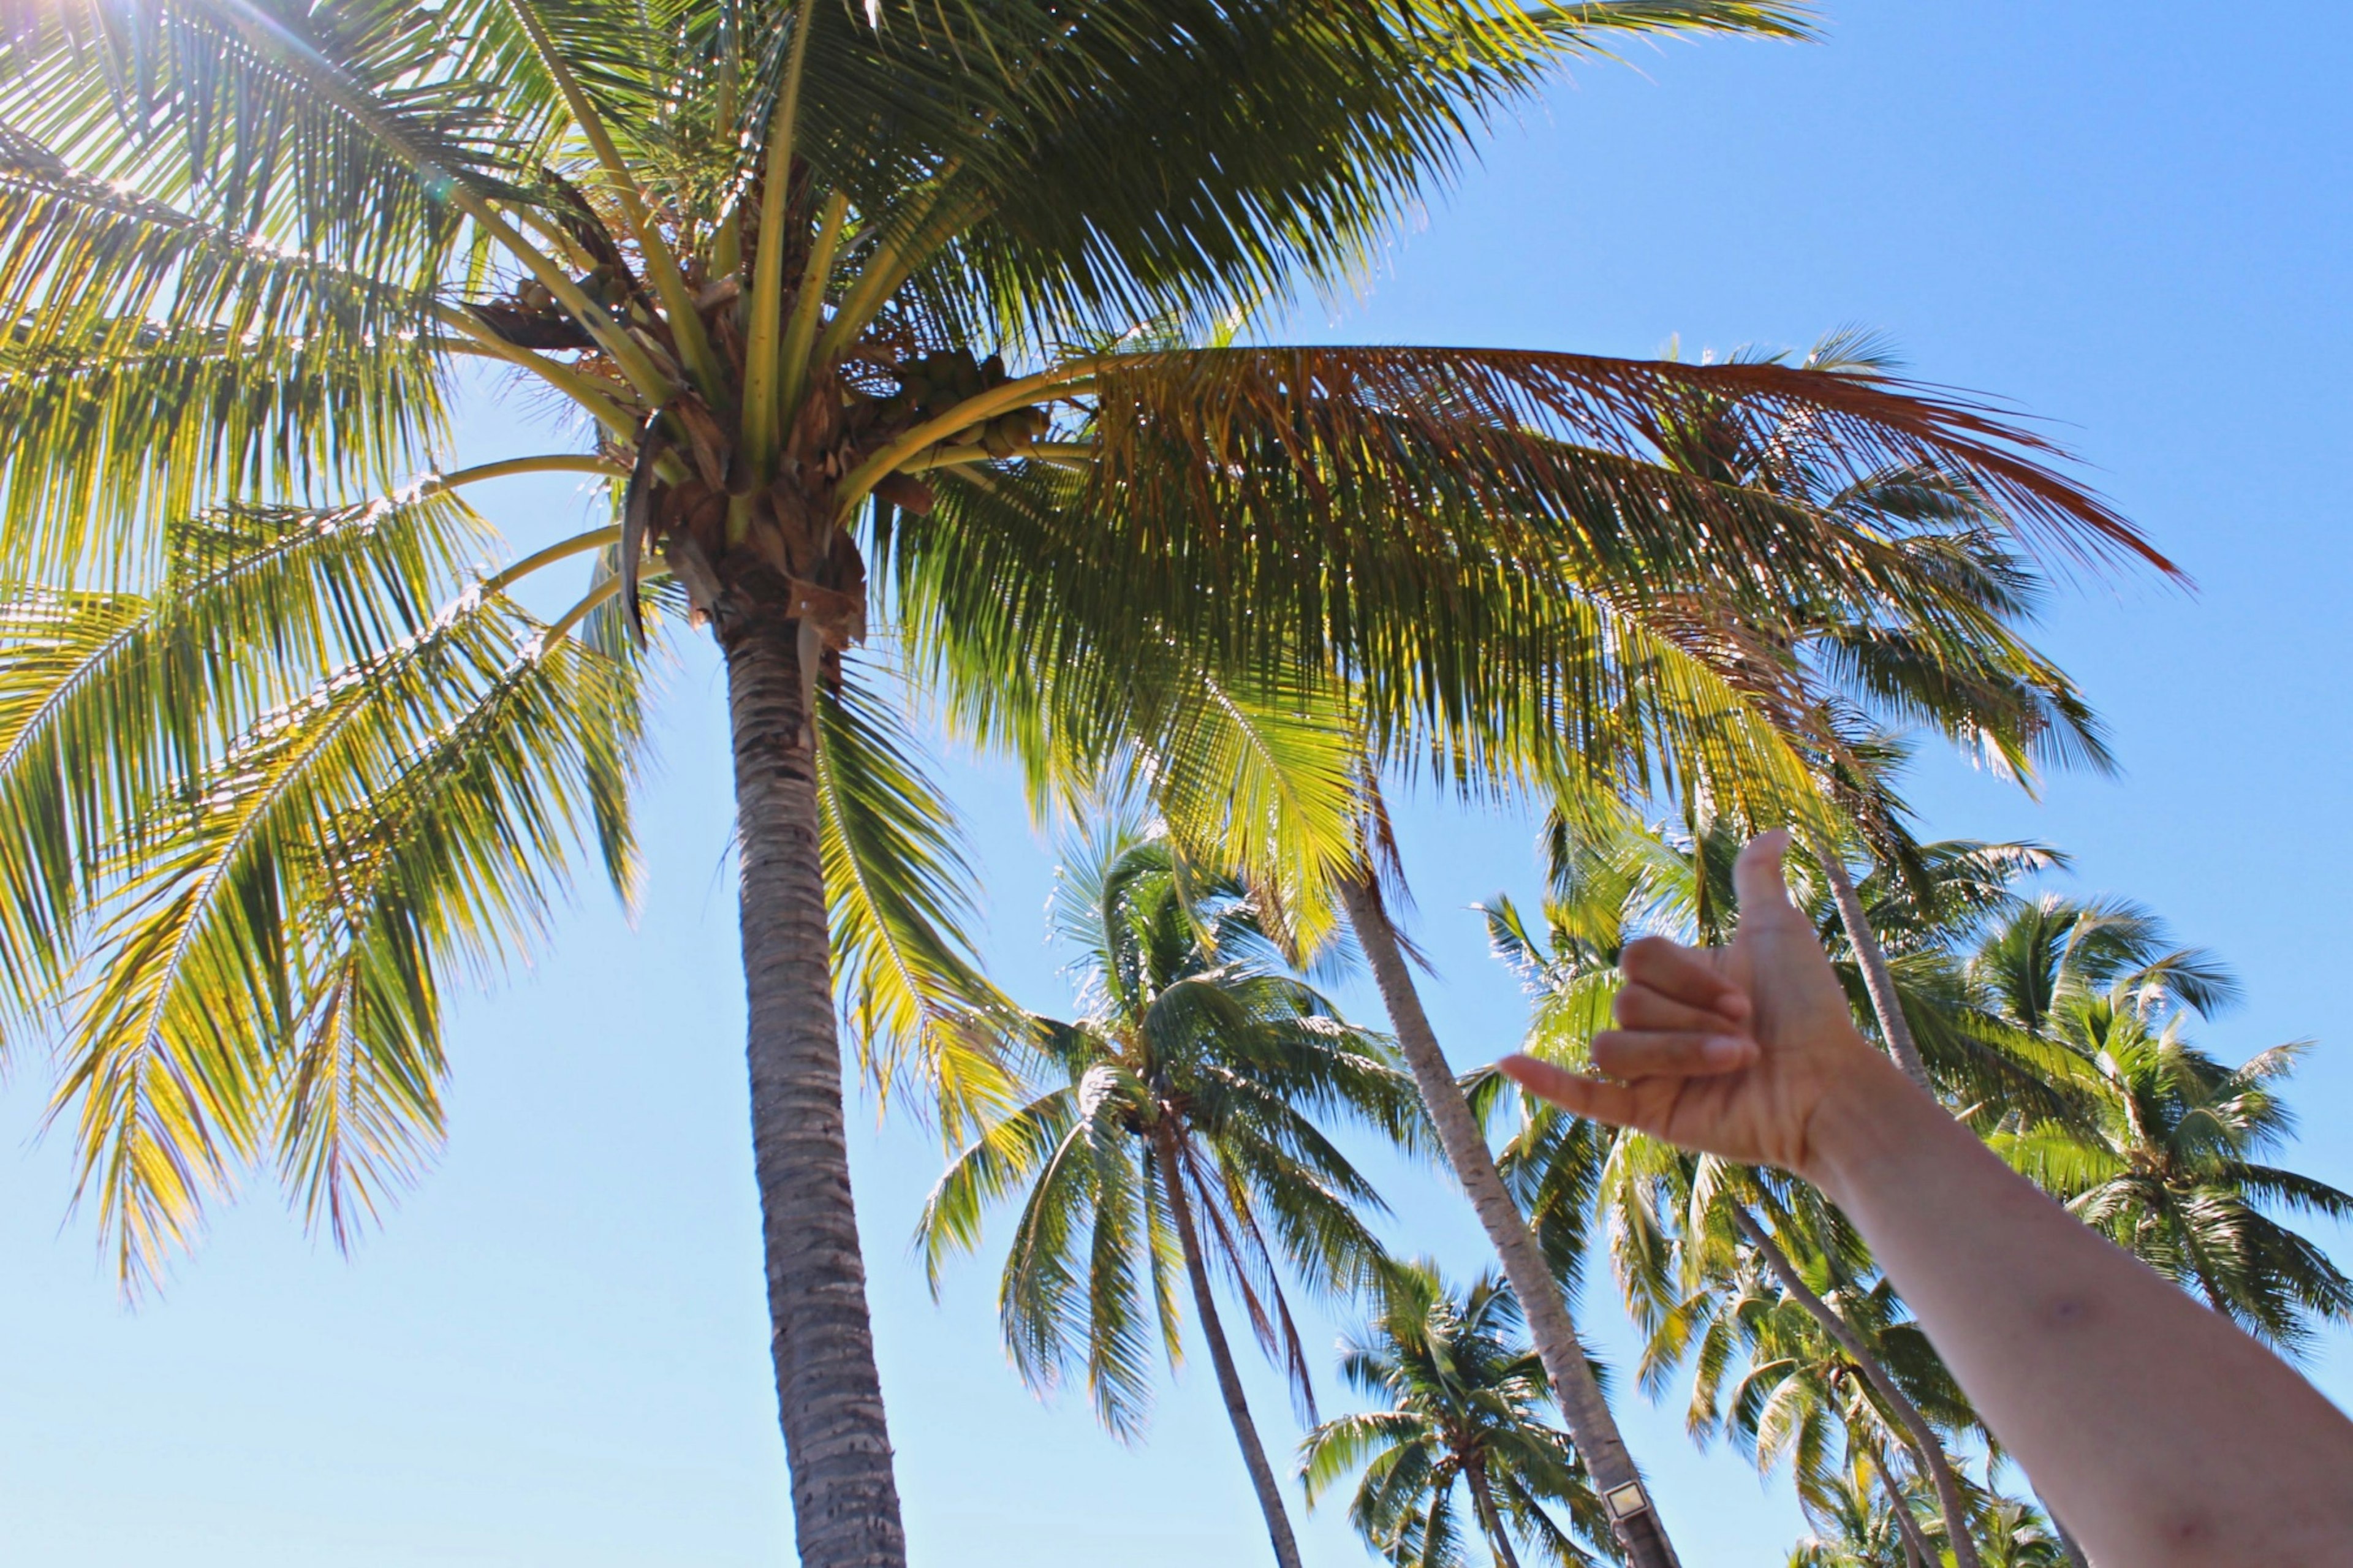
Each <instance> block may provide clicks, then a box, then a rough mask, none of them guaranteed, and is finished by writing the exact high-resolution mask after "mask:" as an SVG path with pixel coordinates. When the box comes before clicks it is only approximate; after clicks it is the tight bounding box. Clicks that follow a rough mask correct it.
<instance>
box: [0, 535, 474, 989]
mask: <svg viewBox="0 0 2353 1568" xmlns="http://www.w3.org/2000/svg"><path fill="white" fill-rule="evenodd" d="M480 537H481V536H480V526H479V523H478V521H477V520H475V519H474V518H473V516H472V514H471V513H470V512H469V511H467V510H466V509H465V508H464V507H463V506H462V505H461V504H459V502H457V501H456V500H454V499H453V498H451V497H449V496H447V495H438V494H427V495H423V496H416V497H413V498H410V499H407V500H400V501H379V502H371V503H368V504H366V505H363V506H357V507H348V508H343V509H338V510H332V511H327V512H304V511H300V510H289V509H261V510H243V511H231V512H224V513H217V514H214V515H210V516H206V517H203V518H199V519H196V520H195V521H189V522H185V523H183V524H181V525H180V526H178V527H176V528H174V530H173V531H172V532H171V534H170V537H169V541H168V542H169V545H170V558H169V561H168V563H167V564H166V567H165V570H164V574H163V576H162V580H161V582H160V584H157V585H156V586H155V587H154V588H153V590H152V591H151V592H150V593H148V594H146V595H127V594H115V595H100V594H74V593H68V592H61V591H58V590H55V589H51V588H47V587H42V586H38V585H33V584H26V585H24V586H21V587H18V588H16V590H15V591H14V592H12V593H9V594H7V595H5V597H0V830H5V832H6V834H7V837H8V839H9V842H11V843H12V844H14V845H16V847H17V853H16V855H14V856H12V857H10V858H9V868H8V870H7V872H6V874H5V880H0V956H5V962H6V967H7V972H8V974H9V976H10V979H11V983H12V984H14V985H15V986H16V988H17V989H18V992H19V994H20V995H22V994H26V993H28V992H37V990H38V988H39V985H40V983H41V981H42V980H43V978H44V977H49V978H54V976H55V975H56V973H58V970H59V969H60V967H61V966H62V964H63V963H64V962H65V957H64V954H65V952H66V950H67V948H68V946H69V944H70V943H71V942H73V941H74V940H75V938H76V936H77V934H78V932H79V916H80V910H81V908H82V905H83V903H84V902H85V901H86V900H88V899H90V897H92V896H93V895H94V893H95V892H96V890H97V889H99V888H100V886H101V885H102V884H103V883H104V881H105V880H106V879H108V877H109V876H111V874H112V873H113V871H114V870H115V864H114V863H115V861H116V860H117V858H119V857H120V856H121V854H122V853H123V850H124V847H125V843H126V840H130V839H133V838H135V837H137V836H138V834H139V832H140V825H141V824H142V820H143V819H144V818H145V816H147V814H149V813H151V812H152V811H153V810H154V809H155V808H156V807H157V806H158V805H161V804H162V803H164V802H165V801H168V800H170V799H171V798H173V797H174V796H175V795H185V794H189V793H191V792H193V791H195V789H196V788H197V787H198V781H199V777H200V775H201V774H202V773H203V772H204V771H205V770H206V769H207V768H208V767H210V766H212V765H213V764H214V763H216V760H217V759H219V758H220V757H221V756H222V754H223V752H224V751H225V749H226V748H227V747H229V746H231V745H232V744H233V743H235V742H237V741H238V740H239V738H240V737H242V736H244V735H245V734H246V733H247V732H248V731H249V730H251V729H252V727H253V726H255V725H257V724H259V723H262V722H263V721H265V720H266V719H267V718H268V717H269V715H271V714H273V713H276V712H279V711H280V710H284V709H287V708H288V707H289V706H290V705H293V704H297V703H300V702H301V701H302V700H305V699H306V698H308V697H309V696H311V694H312V693H313V692H314V691H315V690H316V689H317V687H318V684H319V683H320V682H322V681H324V680H326V679H329V678H330V677H331V676H332V675H334V674H335V673H336V672H337V671H339V670H342V669H345V668H350V667H353V666H355V665H360V664H364V663H365V662H366V661H368V660H370V659H372V658H375V657H376V656H377V654H378V653H379V652H380V651H381V650H383V649H385V648H388V647H396V646H398V645H400V644H402V643H403V642H405V641H406V640H408V639H412V638H415V637H418V636H420V635H421V634H423V633H424V632H425V631H426V630H427V627H428V626H429V625H430V624H431V622H432V619H433V617H434V616H435V614H436V606H437V605H438V602H439V600H440V598H441V597H442V596H443V595H446V594H448V592H449V591H450V589H451V588H452V586H453V585H454V584H455V583H456V582H457V581H458V580H459V575H460V570H461V568H460V563H461V560H462V558H463V556H464V554H465V553H466V552H468V551H469V550H470V548H471V547H472V546H474V545H475V544H477V543H479V542H480Z"/></svg>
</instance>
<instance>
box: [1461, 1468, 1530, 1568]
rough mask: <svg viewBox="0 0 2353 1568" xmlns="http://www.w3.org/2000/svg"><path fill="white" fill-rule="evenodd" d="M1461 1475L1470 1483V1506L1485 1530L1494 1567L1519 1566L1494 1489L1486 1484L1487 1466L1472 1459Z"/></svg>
mask: <svg viewBox="0 0 2353 1568" xmlns="http://www.w3.org/2000/svg"><path fill="white" fill-rule="evenodd" d="M1462 1477H1463V1479H1465V1480H1467V1481H1469V1482H1470V1483H1471V1506H1472V1508H1475V1509H1477V1510H1479V1528H1480V1529H1482V1530H1483V1531H1486V1532H1487V1544H1488V1545H1489V1546H1490V1547H1491V1548H1493V1551H1494V1553H1495V1568H1520V1559H1519V1554H1518V1553H1517V1552H1514V1551H1513V1550H1512V1538H1511V1537H1510V1536H1508V1535H1506V1534H1504V1515H1503V1510H1500V1509H1498V1508H1497V1507H1496V1506H1495V1493H1494V1489H1493V1488H1491V1487H1489V1486H1488V1485H1487V1467H1486V1466H1484V1465H1482V1464H1480V1463H1479V1462H1478V1461H1477V1460H1475V1459H1474V1460H1472V1462H1471V1463H1470V1464H1469V1465H1468V1466H1466V1467H1464V1468H1463V1471H1462Z"/></svg>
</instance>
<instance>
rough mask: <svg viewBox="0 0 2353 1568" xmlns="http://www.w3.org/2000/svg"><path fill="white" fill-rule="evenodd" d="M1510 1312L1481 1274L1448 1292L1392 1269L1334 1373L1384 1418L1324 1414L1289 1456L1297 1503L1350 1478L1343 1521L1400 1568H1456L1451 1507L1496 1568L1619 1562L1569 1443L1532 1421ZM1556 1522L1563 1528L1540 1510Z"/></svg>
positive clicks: (1535, 1383)
mask: <svg viewBox="0 0 2353 1568" xmlns="http://www.w3.org/2000/svg"><path fill="white" fill-rule="evenodd" d="M1521 1326H1522V1320H1521V1318H1520V1312H1519V1303H1518V1302H1517V1300H1515V1299H1514V1297H1513V1295H1512V1292H1511V1289H1510V1287H1508V1286H1507V1285H1505V1284H1504V1283H1503V1282H1502V1281H1501V1280H1499V1279H1495V1278H1493V1276H1492V1275H1491V1276H1484V1277H1482V1278H1481V1279H1477V1280H1475V1281H1473V1282H1472V1285H1471V1287H1470V1288H1469V1289H1466V1290H1463V1291H1461V1292H1460V1293H1457V1292H1455V1291H1452V1290H1450V1289H1447V1288H1446V1286H1445V1284H1444V1282H1443V1281H1441V1280H1440V1278H1439V1275H1438V1270H1437V1268H1436V1267H1435V1266H1434V1265H1431V1264H1428V1263H1422V1264H1413V1265H1402V1266H1392V1267H1391V1268H1390V1269H1389V1270H1388V1278H1387V1279H1385V1281H1384V1283H1383V1285H1382V1288H1381V1297H1380V1310H1379V1314H1378V1315H1377V1317H1376V1318H1375V1319H1374V1320H1373V1322H1372V1325H1371V1328H1370V1331H1368V1332H1367V1333H1366V1334H1365V1335H1364V1336H1362V1337H1361V1338H1358V1339H1356V1340H1354V1341H1351V1342H1348V1344H1347V1346H1346V1348H1345V1352H1344V1354H1343V1356H1342V1359H1341V1363H1340V1364H1341V1372H1342V1375H1343V1376H1345V1378H1346V1379H1347V1381H1348V1382H1349V1384H1351V1385H1353V1386H1354V1387H1355V1388H1356V1390H1357V1391H1358V1392H1359V1393H1361V1394H1364V1395H1366V1397H1367V1398H1369V1399H1373V1400H1376V1401H1379V1402H1381V1403H1382V1404H1383V1405H1384V1406H1385V1408H1380V1409H1375V1410H1369V1411H1363V1412H1359V1413H1357V1414H1356V1415H1340V1416H1335V1417H1334V1418H1333V1419H1331V1420H1329V1421H1326V1422H1324V1423H1323V1424H1322V1425H1321V1426H1317V1427H1316V1428H1315V1429H1314V1431H1313V1432H1311V1433H1310V1434H1308V1437H1307V1440H1306V1442H1305V1443H1303V1444H1302V1445H1301V1447H1300V1455H1301V1473H1302V1474H1303V1476H1304V1477H1305V1479H1306V1482H1307V1498H1308V1502H1309V1504H1310V1505H1311V1506H1312V1505H1313V1504H1314V1500H1315V1499H1316V1498H1317V1497H1319V1496H1321V1495H1322V1494H1323V1493H1324V1492H1326V1491H1328V1490H1330V1489H1332V1487H1333V1486H1335V1484H1337V1483H1339V1482H1341V1481H1343V1480H1345V1479H1346V1478H1347V1477H1349V1476H1351V1475H1354V1474H1356V1473H1357V1472H1358V1471H1360V1470H1361V1471H1362V1472H1363V1473H1362V1476H1361V1477H1360V1479H1358V1481H1357V1484H1356V1495H1355V1496H1354V1497H1353V1498H1352V1499H1351V1500H1350V1501H1349V1505H1348V1520H1349V1522H1350V1523H1352V1524H1354V1525H1355V1526H1356V1532H1357V1533H1358V1534H1359V1535H1361V1536H1363V1537H1364V1539H1365V1542H1366V1544H1367V1545H1369V1546H1371V1547H1372V1548H1373V1550H1375V1551H1376V1552H1379V1553H1380V1554H1381V1555H1382V1556H1384V1557H1386V1558H1388V1560H1389V1561H1390V1562H1392V1563H1398V1564H1399V1565H1400V1568H1456V1565H1457V1564H1460V1563H1462V1561H1463V1555H1462V1536H1463V1531H1462V1527H1461V1525H1460V1524H1459V1523H1458V1522H1457V1510H1458V1508H1459V1506H1460V1505H1459V1503H1458V1501H1457V1499H1458V1496H1460V1495H1461V1494H1463V1493H1467V1494H1468V1495H1469V1498H1470V1502H1471V1517H1472V1521H1474V1528H1475V1529H1476V1530H1477V1531H1478V1533H1479V1536H1480V1537H1481V1539H1482V1540H1483V1541H1484V1542H1486V1545H1487V1549H1488V1551H1489V1552H1492V1553H1493V1556H1494V1560H1495V1562H1496V1563H1497V1564H1498V1568H1519V1563H1520V1561H1521V1557H1520V1554H1521V1552H1532V1553H1534V1554H1535V1556H1536V1557H1537V1558H1538V1560H1540V1561H1544V1562H1550V1563H1564V1564H1566V1563H1590V1562H1592V1561H1593V1558H1592V1556H1591V1554H1590V1553H1589V1552H1587V1551H1586V1550H1585V1549H1584V1548H1583V1547H1580V1546H1579V1545H1578V1544H1577V1539H1576V1538H1577V1537H1582V1538H1583V1540H1584V1542H1585V1543H1586V1545H1587V1546H1590V1547H1591V1548H1593V1549H1594V1550H1595V1551H1598V1552H1601V1553H1603V1554H1604V1555H1607V1556H1609V1557H1612V1558H1614V1557H1616V1556H1617V1555H1618V1550H1617V1542H1616V1538H1615V1536H1614V1535H1613V1533H1612V1531H1611V1523H1610V1517H1609V1510H1608V1509H1607V1508H1606V1507H1605V1506H1604V1505H1603V1503H1602V1500H1601V1499H1600V1498H1599V1496H1598V1495H1597V1494H1596V1493H1595V1491H1594V1489H1593V1486H1592V1483H1591V1481H1590V1480H1589V1479H1588V1477H1587V1475H1586V1471H1585V1467H1584V1464H1583V1462H1582V1461H1581V1460H1580V1459H1579V1458H1578V1456H1577V1451H1576V1448H1575V1447H1574V1445H1573V1444H1572V1443H1571V1441H1570V1439H1569V1436H1568V1434H1567V1433H1565V1432H1561V1431H1557V1430H1556V1429H1555V1428H1553V1427H1551V1426H1546V1425H1545V1424H1544V1422H1543V1420H1542V1418H1541V1417H1542V1413H1543V1406H1544V1405H1545V1404H1546V1395H1547V1389H1546V1381H1545V1370H1544V1363H1542V1361H1541V1360H1539V1359H1538V1358H1537V1357H1536V1356H1535V1354H1533V1353H1532V1352H1529V1351H1528V1350H1527V1349H1526V1347H1525V1344H1524V1343H1522V1342H1521V1340H1520V1331H1521ZM1552 1510H1560V1511H1561V1512H1563V1513H1566V1514H1567V1517H1568V1520H1569V1524H1568V1526H1567V1528H1566V1529H1564V1528H1563V1527H1562V1525H1561V1524H1560V1523H1559V1521H1557V1520H1556V1519H1555V1518H1554V1517H1553V1512H1552Z"/></svg>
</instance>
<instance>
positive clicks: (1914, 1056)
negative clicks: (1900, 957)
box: [1814, 845, 1936, 1095]
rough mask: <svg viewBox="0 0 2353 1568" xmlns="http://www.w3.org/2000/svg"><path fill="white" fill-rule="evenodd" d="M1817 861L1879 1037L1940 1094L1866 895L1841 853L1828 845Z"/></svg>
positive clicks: (1900, 1061) (1821, 849)
mask: <svg viewBox="0 0 2353 1568" xmlns="http://www.w3.org/2000/svg"><path fill="white" fill-rule="evenodd" d="M1814 858H1816V859H1817V860H1819V861H1820V862H1821V868H1822V874H1823V875H1824V876H1826V877H1828V878H1829V879H1830V883H1831V897H1832V898H1833V899H1835V900H1838V910H1839V923H1840V924H1841V925H1843V926H1844V927H1846V940H1847V942H1848V945H1850V946H1852V948H1853V949H1854V957H1855V962H1856V963H1859V964H1861V965H1862V988H1863V989H1864V990H1865V991H1867V992H1869V993H1870V994H1871V1010H1872V1013H1873V1016H1876V1017H1877V1018H1878V1019H1879V1033H1880V1036H1881V1037H1882V1038H1883V1039H1885V1040H1886V1042H1887V1048H1888V1050H1889V1051H1891V1052H1893V1053H1894V1057H1895V1059H1896V1061H1897V1063H1898V1064H1900V1065H1901V1066H1902V1067H1903V1068H1904V1070H1905V1072H1907V1073H1909V1074H1911V1075H1912V1081H1913V1082H1914V1083H1916V1084H1918V1085H1919V1086H1920V1087H1921V1088H1922V1089H1926V1090H1927V1091H1928V1092H1929V1093H1930V1094H1932V1095H1933V1094H1935V1093H1936V1086H1935V1085H1934V1084H1932V1083H1930V1082H1929V1081H1928V1064H1927V1063H1926V1062H1925V1061H1923V1060H1922V1059H1921V1058H1920V1045H1919V1042H1918V1041H1916V1040H1915V1039H1914V1038H1913V1037H1912V1023H1911V1020H1910V1019H1908V1018H1906V1017H1905V1016H1904V1002H1903V999H1902V998H1901V997H1899V996H1898V995H1897V994H1896V992H1895V975H1894V971H1892V970H1890V969H1889V968H1888V967H1887V952H1886V950H1884V949H1883V948H1882V947H1881V946H1880V945H1879V937H1878V935H1877V933H1876V932H1874V931H1873V930H1872V929H1871V921H1870V919H1869V918H1868V917H1867V916H1866V915H1865V914H1864V913H1863V910H1862V894H1861V893H1858V892H1856V891H1855V888H1854V879H1853V878H1852V877H1850V876H1848V875H1847V874H1846V862H1845V861H1843V860H1841V859H1840V858H1839V857H1838V851H1837V850H1835V849H1833V848H1831V847H1830V846H1828V845H1821V846H1818V847H1816V849H1815V851H1814Z"/></svg>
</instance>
